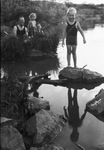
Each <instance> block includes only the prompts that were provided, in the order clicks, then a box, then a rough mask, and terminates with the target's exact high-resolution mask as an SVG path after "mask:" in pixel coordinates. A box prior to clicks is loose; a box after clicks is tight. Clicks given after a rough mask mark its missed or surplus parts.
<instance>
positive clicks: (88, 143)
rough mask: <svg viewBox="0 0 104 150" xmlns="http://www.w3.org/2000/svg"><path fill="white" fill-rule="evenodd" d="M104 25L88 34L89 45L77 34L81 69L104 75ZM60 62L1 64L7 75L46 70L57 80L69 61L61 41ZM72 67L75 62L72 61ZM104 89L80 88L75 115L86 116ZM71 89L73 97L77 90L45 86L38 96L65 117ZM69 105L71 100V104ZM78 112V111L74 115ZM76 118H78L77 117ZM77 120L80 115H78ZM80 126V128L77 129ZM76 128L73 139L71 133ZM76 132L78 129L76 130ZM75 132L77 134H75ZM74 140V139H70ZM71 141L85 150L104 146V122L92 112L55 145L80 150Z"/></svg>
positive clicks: (76, 96)
mask: <svg viewBox="0 0 104 150" xmlns="http://www.w3.org/2000/svg"><path fill="white" fill-rule="evenodd" d="M103 31H104V26H103V25H102V26H101V25H96V26H95V28H94V29H89V30H87V31H85V37H86V41H87V43H86V44H83V40H82V37H81V35H80V34H78V47H77V64H78V67H80V68H81V67H83V66H84V65H87V66H86V69H87V68H88V69H90V70H92V71H96V72H98V73H101V74H102V75H103V76H104V69H103V65H104V58H103V57H104V37H103ZM57 53H58V59H57V58H51V59H44V60H37V61H34V62H27V63H14V64H2V65H1V66H2V70H3V72H5V73H10V72H11V71H13V72H16V73H17V74H19V75H20V76H21V75H28V76H31V75H35V74H36V73H38V74H43V73H46V72H47V71H48V72H49V73H50V74H51V79H58V74H59V71H60V70H61V69H63V68H64V67H66V66H67V60H66V54H67V51H66V46H64V47H62V46H61V42H60V43H59V46H58V48H57ZM71 65H72V66H73V61H72V60H71ZM102 88H104V84H101V85H100V86H97V87H95V88H93V89H90V90H88V89H85V88H82V89H77V93H76V95H75V100H76V102H77V103H76V104H75V107H76V108H77V109H73V112H74V111H76V110H77V114H78V113H79V118H81V116H82V115H83V113H84V110H85V107H86V103H87V102H88V101H90V100H91V99H93V98H94V97H95V95H96V94H97V93H98V92H99V90H100V89H102ZM70 90H71V94H72V96H74V95H73V94H74V91H75V89H73V88H72V87H69V88H66V87H62V86H53V85H49V84H42V85H41V86H40V87H39V88H38V89H37V92H38V93H39V97H43V99H45V100H48V101H49V102H50V106H51V110H52V111H54V112H55V113H58V114H61V115H65V114H64V110H63V107H64V106H66V108H67V107H68V101H69V99H70V94H68V91H70ZM69 102H70V101H69ZM75 113H76V112H75ZM76 116H77V117H76ZM76 116H74V117H76V119H79V118H78V115H76ZM76 126H78V127H76ZM73 129H74V136H73V134H72V131H73ZM75 129H77V130H75ZM75 131H76V132H75ZM70 137H71V138H70ZM72 141H76V142H77V143H79V144H80V145H82V146H83V147H84V148H86V150H94V149H95V146H96V145H98V144H101V143H104V122H101V121H100V120H98V119H97V118H96V117H94V116H93V115H91V114H90V113H88V112H87V113H86V115H85V118H84V119H83V122H82V124H81V125H80V126H79V125H76V124H75V126H74V128H73V126H72V125H69V124H68V123H66V125H65V127H64V129H63V131H62V132H61V133H60V134H59V135H58V136H57V137H56V139H55V141H54V142H55V143H56V144H57V145H60V146H63V147H64V148H66V149H67V150H69V149H70V150H77V149H79V148H77V147H76V146H75V144H73V142H72Z"/></svg>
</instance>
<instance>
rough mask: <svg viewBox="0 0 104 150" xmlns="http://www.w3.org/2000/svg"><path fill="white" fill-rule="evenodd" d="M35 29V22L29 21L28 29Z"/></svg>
mask: <svg viewBox="0 0 104 150" xmlns="http://www.w3.org/2000/svg"><path fill="white" fill-rule="evenodd" d="M32 27H33V28H36V21H35V20H33V21H32V20H31V21H29V28H32Z"/></svg>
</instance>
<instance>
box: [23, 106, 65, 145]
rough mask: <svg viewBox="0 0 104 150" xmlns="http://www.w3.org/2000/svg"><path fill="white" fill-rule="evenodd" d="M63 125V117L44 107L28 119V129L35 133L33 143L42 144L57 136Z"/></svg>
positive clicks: (30, 132) (29, 133)
mask: <svg viewBox="0 0 104 150" xmlns="http://www.w3.org/2000/svg"><path fill="white" fill-rule="evenodd" d="M63 125H64V121H63V119H62V117H60V116H59V115H57V114H54V113H53V112H51V111H46V110H43V109H42V110H40V111H39V112H38V113H36V115H34V116H33V117H31V118H30V119H29V120H28V121H27V125H26V131H27V133H28V135H34V139H33V144H41V143H42V142H45V141H49V140H51V139H53V138H54V137H55V136H57V135H58V134H59V133H60V131H61V130H62V127H63Z"/></svg>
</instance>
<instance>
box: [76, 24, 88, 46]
mask: <svg viewBox="0 0 104 150" xmlns="http://www.w3.org/2000/svg"><path fill="white" fill-rule="evenodd" d="M77 28H78V31H79V32H80V34H81V35H82V37H83V43H86V39H85V36H84V33H83V30H82V28H81V26H80V23H79V22H77Z"/></svg>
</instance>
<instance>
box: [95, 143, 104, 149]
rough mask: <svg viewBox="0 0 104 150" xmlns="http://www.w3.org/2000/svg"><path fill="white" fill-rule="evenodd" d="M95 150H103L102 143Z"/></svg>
mask: <svg viewBox="0 0 104 150" xmlns="http://www.w3.org/2000/svg"><path fill="white" fill-rule="evenodd" d="M95 150H104V143H103V144H100V145H98V146H97V147H96V149H95Z"/></svg>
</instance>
